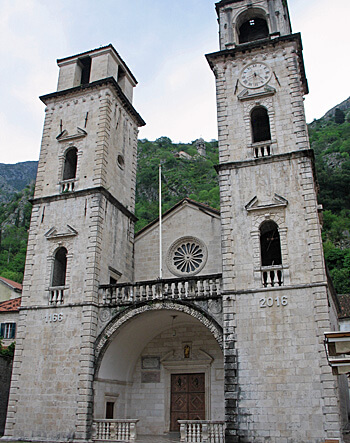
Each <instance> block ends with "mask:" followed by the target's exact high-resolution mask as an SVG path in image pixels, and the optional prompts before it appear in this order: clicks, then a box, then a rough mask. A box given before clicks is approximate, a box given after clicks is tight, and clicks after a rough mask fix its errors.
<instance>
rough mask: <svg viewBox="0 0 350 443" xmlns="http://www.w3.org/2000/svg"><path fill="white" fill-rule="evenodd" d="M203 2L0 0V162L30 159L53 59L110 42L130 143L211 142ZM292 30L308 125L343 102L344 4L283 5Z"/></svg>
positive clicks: (209, 11)
mask: <svg viewBox="0 0 350 443" xmlns="http://www.w3.org/2000/svg"><path fill="white" fill-rule="evenodd" d="M214 4H215V2H214V1H213V0H132V1H128V0H126V1H125V0H0V55H1V64H0V147H1V151H0V153H1V155H0V163H16V162H21V161H26V160H37V159H38V157H39V149H40V139H41V132H42V124H43V118H44V105H43V104H42V103H41V102H40V100H39V99H38V97H39V96H40V95H43V94H47V93H50V92H54V91H55V90H56V85H57V77H58V68H57V65H56V59H57V58H63V57H66V56H69V55H74V54H77V53H80V52H84V51H87V50H89V49H93V48H96V47H99V46H104V45H107V44H109V43H112V44H113V45H114V47H115V48H116V50H117V51H118V52H119V53H120V55H121V56H122V58H123V59H124V60H125V62H126V63H127V65H128V66H129V68H130V69H131V71H132V72H133V74H134V75H135V76H136V78H137V80H138V81H139V85H138V86H137V88H136V90H135V94H134V106H135V108H136V109H137V111H138V112H139V113H140V114H141V116H142V117H143V118H144V119H145V121H146V123H147V126H146V127H145V128H142V129H141V132H140V138H148V139H149V140H155V139H156V138H158V137H161V136H168V137H170V138H171V139H172V140H173V141H174V142H179V141H182V142H190V141H193V140H195V139H197V138H199V137H203V138H204V139H205V140H211V139H217V128H216V105H215V84H214V75H213V74H212V72H211V70H210V68H209V66H208V64H207V62H206V60H205V58H204V54H206V53H210V52H214V51H217V50H218V49H219V45H218V25H217V21H216V12H215V8H214ZM289 8H290V14H291V19H292V25H293V32H301V33H302V38H303V45H304V58H305V65H306V75H307V78H308V81H309V88H310V94H309V96H307V97H306V100H305V106H306V114H307V120H308V122H310V121H312V120H313V119H314V118H319V117H321V116H322V115H323V114H324V113H325V112H326V111H327V110H328V109H330V108H331V107H333V106H335V105H336V104H338V103H340V102H341V101H343V100H345V99H346V98H347V97H348V96H349V95H350V92H349V89H350V88H349V72H350V57H349V49H348V44H349V37H348V36H349V29H348V27H349V25H348V23H349V16H350V1H349V0H333V1H331V0H289Z"/></svg>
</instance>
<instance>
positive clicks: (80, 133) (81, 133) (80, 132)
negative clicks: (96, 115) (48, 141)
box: [56, 128, 87, 142]
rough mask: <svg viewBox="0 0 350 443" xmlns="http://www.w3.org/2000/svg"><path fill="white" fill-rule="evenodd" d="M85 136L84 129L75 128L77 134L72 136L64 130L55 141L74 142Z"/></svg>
mask: <svg viewBox="0 0 350 443" xmlns="http://www.w3.org/2000/svg"><path fill="white" fill-rule="evenodd" d="M86 136H87V132H86V131H84V129H81V128H77V132H76V133H75V134H72V135H69V134H68V131H67V130H66V129H65V130H63V131H62V132H61V133H60V134H59V135H58V136H57V137H56V139H57V140H58V141H59V142H63V141H68V140H76V139H78V138H82V137H86Z"/></svg>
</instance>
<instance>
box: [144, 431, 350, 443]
mask: <svg viewBox="0 0 350 443" xmlns="http://www.w3.org/2000/svg"><path fill="white" fill-rule="evenodd" d="M179 442H180V435H179V434H176V433H172V434H164V435H139V436H138V437H137V440H136V443H179ZM344 443H350V434H344Z"/></svg>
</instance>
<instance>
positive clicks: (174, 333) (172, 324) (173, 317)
mask: <svg viewBox="0 0 350 443" xmlns="http://www.w3.org/2000/svg"><path fill="white" fill-rule="evenodd" d="M176 317H177V315H172V316H171V318H172V320H171V329H172V330H173V337H176V330H175V329H174V321H175V318H176Z"/></svg>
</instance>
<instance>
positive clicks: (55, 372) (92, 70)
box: [5, 45, 144, 441]
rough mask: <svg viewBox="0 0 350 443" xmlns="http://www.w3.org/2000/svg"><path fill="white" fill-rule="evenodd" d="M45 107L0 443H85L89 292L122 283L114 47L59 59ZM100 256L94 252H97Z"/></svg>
mask: <svg viewBox="0 0 350 443" xmlns="http://www.w3.org/2000/svg"><path fill="white" fill-rule="evenodd" d="M58 66H59V69H60V71H59V80H58V88H57V91H56V92H54V93H52V94H48V95H45V96H43V97H41V100H42V101H43V102H44V103H45V105H46V110H45V112H46V118H45V123H44V130H43V138H42V145H41V153H40V159H39V166H38V174H37V181H36V187H35V196H34V199H33V211H32V219H31V226H30V232H29V241H28V252H27V260H26V268H25V278H24V282H23V297H22V307H21V310H20V321H19V328H18V337H17V343H16V354H15V360H14V366H13V368H14V369H13V376H12V385H11V391H10V399H9V407H8V415H7V424H6V431H5V438H7V439H10V440H23V439H30V440H33V441H35V440H50V441H60V440H87V439H89V437H90V434H89V433H90V421H91V409H92V379H93V373H94V365H93V362H94V349H93V344H94V341H95V339H96V324H97V315H98V314H97V313H98V311H97V306H98V304H97V300H98V286H99V284H103V283H107V284H109V283H110V282H111V283H114V282H115V281H116V280H119V281H120V282H123V281H132V279H133V234H134V221H135V216H134V206H135V176H136V153H137V136H138V127H139V126H142V125H144V121H143V120H142V118H141V117H140V116H139V115H138V114H137V112H136V111H135V109H134V108H133V106H132V95H133V88H134V87H135V86H136V83H137V82H136V79H135V78H134V76H133V75H132V73H131V72H130V70H129V69H128V67H127V66H126V64H125V63H124V61H123V60H122V59H121V57H120V56H119V54H118V53H117V52H116V50H115V49H114V48H113V46H112V45H109V46H106V47H101V48H98V49H95V50H93V51H89V52H86V53H84V54H79V55H76V56H72V57H68V58H65V59H62V60H58ZM102 252H103V253H102Z"/></svg>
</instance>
